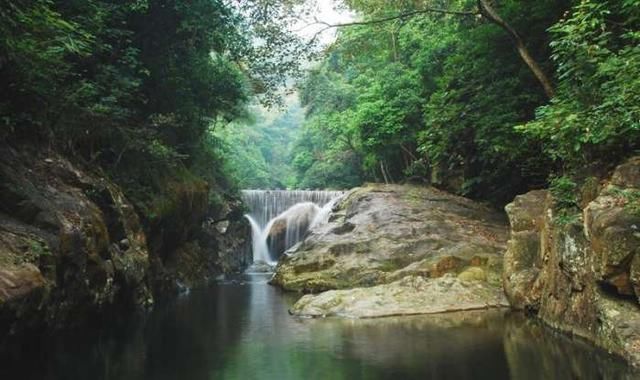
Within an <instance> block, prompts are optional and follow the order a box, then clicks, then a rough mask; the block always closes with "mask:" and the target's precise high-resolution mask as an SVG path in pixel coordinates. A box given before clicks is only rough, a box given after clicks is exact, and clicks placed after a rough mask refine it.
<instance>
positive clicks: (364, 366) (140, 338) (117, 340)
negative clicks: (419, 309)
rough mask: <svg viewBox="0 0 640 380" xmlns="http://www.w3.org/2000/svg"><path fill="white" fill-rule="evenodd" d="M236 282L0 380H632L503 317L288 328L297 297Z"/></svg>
mask: <svg viewBox="0 0 640 380" xmlns="http://www.w3.org/2000/svg"><path fill="white" fill-rule="evenodd" d="M268 277H269V276H268V275H263V274H256V275H242V276H237V277H233V278H229V279H227V280H224V281H220V282H218V283H215V284H212V285H211V286H209V287H207V288H204V289H198V290H194V291H191V292H190V293H189V294H185V295H182V296H180V297H178V298H176V299H174V300H172V301H170V302H167V303H165V304H162V305H156V307H155V308H154V310H153V311H152V312H151V313H149V314H148V315H146V316H144V317H142V316H139V317H135V318H131V320H130V321H127V322H126V323H125V324H124V326H122V327H119V328H118V329H113V331H105V332H102V333H100V334H99V335H98V336H95V335H96V334H95V333H93V334H88V333H86V332H83V331H75V332H73V333H67V334H65V335H64V336H59V337H56V338H47V339H46V341H44V342H43V343H42V344H40V345H39V347H38V348H37V349H34V348H31V349H29V350H23V351H21V352H17V353H16V352H14V353H13V354H12V355H10V356H11V357H9V356H6V355H5V356H3V357H2V358H0V378H2V379H56V380H63V379H70V380H71V379H72V380H79V379H89V380H102V379H105V380H106V379H118V380H127V379H131V380H134V379H135V380H138V379H140V380H142V379H144V380H151V379H153V380H163V379H181V380H204V379H207V380H209V379H238V380H240V379H242V380H250V379H266V380H272V379H273V380H276V379H277V380H288V379H304V380H311V379H332V380H340V379H349V380H352V379H532V380H533V379H632V378H638V373H634V372H633V371H632V370H631V368H629V367H628V366H627V365H626V364H625V363H624V362H622V361H621V360H619V359H618V358H616V357H613V356H611V355H608V354H607V353H605V352H602V351H600V350H597V349H594V348H593V347H592V346H589V345H588V344H586V343H584V342H582V341H580V340H577V339H571V338H569V337H567V336H564V335H562V334H557V333H555V332H553V331H551V330H549V329H547V328H544V327H542V326H540V325H539V324H538V323H536V322H535V321H532V320H529V319H526V318H525V317H523V316H522V315H521V314H517V313H510V312H508V311H496V310H493V311H478V312H466V313H451V314H443V315H432V316H414V317H402V318H395V317H394V318H383V319H368V320H341V319H297V318H294V317H291V316H290V315H289V314H288V312H287V309H288V307H290V306H291V305H292V303H293V302H294V301H295V299H296V297H298V296H297V295H291V294H285V293H282V292H281V291H280V290H279V289H277V288H274V287H272V286H269V285H268V284H267V280H268Z"/></svg>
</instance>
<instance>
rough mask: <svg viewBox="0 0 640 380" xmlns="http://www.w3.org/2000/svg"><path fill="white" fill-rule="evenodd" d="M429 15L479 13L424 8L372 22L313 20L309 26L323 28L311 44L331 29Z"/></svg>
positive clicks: (468, 14)
mask: <svg viewBox="0 0 640 380" xmlns="http://www.w3.org/2000/svg"><path fill="white" fill-rule="evenodd" d="M429 13H440V14H447V15H456V16H478V15H480V13H479V12H469V11H451V10H448V9H441V8H424V9H419V10H416V11H411V12H405V13H400V14H397V15H393V16H388V17H383V18H377V19H374V20H366V21H352V22H345V23H340V24H329V23H328V22H324V21H320V20H318V19H315V22H314V23H313V24H311V25H324V26H325V27H324V28H322V29H320V30H319V31H317V32H316V33H315V34H314V35H313V37H312V38H311V43H313V42H314V41H315V40H316V39H317V38H318V36H319V35H320V34H322V33H324V32H326V31H327V30H329V29H332V28H341V27H343V26H358V25H374V24H382V23H385V22H389V21H394V20H403V19H406V18H410V17H414V16H418V15H422V14H429ZM305 27H306V26H305Z"/></svg>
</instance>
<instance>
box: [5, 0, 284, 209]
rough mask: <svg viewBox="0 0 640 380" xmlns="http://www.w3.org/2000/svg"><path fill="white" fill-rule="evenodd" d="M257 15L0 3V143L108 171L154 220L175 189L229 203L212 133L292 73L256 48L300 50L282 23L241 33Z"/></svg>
mask: <svg viewBox="0 0 640 380" xmlns="http://www.w3.org/2000/svg"><path fill="white" fill-rule="evenodd" d="M261 4H263V2H254V3H252V4H245V7H244V8H242V9H241V8H239V5H238V6H234V5H232V4H231V3H229V2H225V1H222V0H189V1H187V0H135V1H128V2H122V1H116V0H82V1H80V0H35V1H26V0H18V1H6V0H3V2H2V8H1V10H0V38H1V39H0V83H1V84H2V88H3V92H2V93H1V94H0V123H1V124H2V132H0V138H1V139H3V140H5V141H8V142H9V143H24V142H39V143H41V144H43V145H45V146H49V147H55V148H56V149H59V150H62V151H64V152H66V153H67V154H68V155H70V156H73V157H74V158H75V159H77V160H80V161H84V162H85V163H87V164H90V165H92V166H94V167H99V168H101V169H103V170H105V171H106V172H107V173H108V174H109V175H110V176H112V177H113V178H114V179H115V180H117V182H119V183H120V184H121V185H122V186H123V188H124V189H125V192H126V193H127V195H128V196H129V197H130V198H132V199H133V200H134V202H135V203H136V204H137V206H138V207H139V208H140V209H141V210H143V211H146V212H147V217H154V216H157V214H158V212H157V210H159V209H162V207H155V206H154V205H162V204H167V202H168V203H171V199H173V198H174V197H173V195H172V194H170V193H171V191H172V190H171V189H172V188H190V187H193V186H191V184H198V186H195V187H197V188H198V189H206V188H208V189H209V190H210V191H211V192H212V193H216V194H218V193H224V194H226V195H225V196H230V195H231V193H232V192H233V191H234V189H236V187H235V185H234V181H233V179H231V178H229V174H228V173H226V172H225V171H224V170H225V164H224V163H223V159H224V156H223V153H222V152H221V150H220V141H219V139H217V138H215V137H214V136H212V135H211V133H210V127H211V126H212V125H214V124H216V125H217V124H225V123H228V122H229V121H230V120H232V119H236V118H238V117H241V116H244V115H245V113H246V104H247V102H248V100H249V97H250V96H251V95H252V93H251V91H252V89H253V88H255V83H257V82H259V81H268V82H269V83H270V85H263V86H262V87H266V88H267V90H269V89H271V91H273V87H274V85H275V83H281V82H282V81H283V80H284V75H285V74H286V73H288V72H290V71H291V70H292V68H288V69H280V68H278V69H276V67H275V66H274V62H273V61H271V60H270V58H269V57H268V56H266V55H264V57H263V58H260V57H259V56H257V55H256V54H257V50H258V48H257V47H254V44H253V43H252V42H253V41H255V40H257V39H260V38H262V40H263V41H266V39H268V38H271V37H273V38H275V37H274V36H280V37H279V39H276V40H274V41H269V43H268V44H267V45H264V44H262V45H260V46H262V47H264V46H269V47H270V48H276V47H278V46H281V47H283V48H284V47H286V46H290V45H287V44H289V43H292V41H294V40H295V39H292V38H290V37H289V34H288V33H285V32H283V29H282V28H283V27H284V26H283V24H282V23H281V21H280V19H278V18H274V19H273V20H272V22H271V23H270V29H269V30H263V29H260V30H259V29H257V28H253V29H251V30H247V29H246V26H247V25H249V24H251V25H255V20H249V19H248V18H247V17H249V16H250V13H247V12H248V11H251V10H254V11H256V10H257V8H256V7H258V6H260V5H261ZM281 10H282V9H280V11H281ZM244 11H247V12H244ZM243 12H244V13H243ZM269 36H270V37H269ZM262 53H264V51H262ZM249 60H250V61H251V62H250V63H248V61H249ZM265 78H266V79H265ZM203 181H206V182H204V183H206V184H207V186H201V185H200V184H202V183H203ZM182 185H184V186H182ZM195 187H194V188H195ZM216 194H212V195H210V198H211V199H214V200H215V199H217V198H219V197H218V196H217V195H216ZM218 203H219V202H218ZM154 210H156V211H154Z"/></svg>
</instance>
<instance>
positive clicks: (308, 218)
mask: <svg viewBox="0 0 640 380" xmlns="http://www.w3.org/2000/svg"><path fill="white" fill-rule="evenodd" d="M319 211H320V207H318V206H317V205H316V204H314V203H312V202H302V203H298V204H295V205H293V206H291V207H290V208H289V209H287V210H286V211H284V212H283V213H282V214H280V215H279V216H278V217H276V218H275V219H274V220H273V221H271V222H270V225H268V226H267V228H268V229H269V232H268V235H267V246H268V247H269V252H270V253H271V256H272V257H273V258H274V259H276V260H278V259H279V258H280V256H282V254H283V253H284V251H285V250H287V249H289V248H291V247H292V246H293V245H294V244H295V243H296V242H298V241H300V240H301V239H302V237H303V236H304V235H305V234H306V233H307V231H308V230H309V227H310V226H311V223H312V222H313V220H314V218H315V216H316V215H317V214H318V212H319Z"/></svg>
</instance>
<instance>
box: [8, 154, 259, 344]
mask: <svg viewBox="0 0 640 380" xmlns="http://www.w3.org/2000/svg"><path fill="white" fill-rule="evenodd" d="M44 152H47V153H46V155H45V153H44ZM172 186H173V187H175V189H172V190H174V191H173V192H172V193H171V194H172V195H173V196H174V197H173V199H171V203H170V206H171V207H166V210H167V212H166V215H162V216H161V217H158V218H157V219H154V220H153V221H152V222H151V223H149V224H150V225H149V226H147V227H148V230H147V231H145V229H143V226H142V223H141V221H140V218H139V217H138V214H137V213H136V211H135V208H134V206H133V205H132V204H131V203H130V202H129V201H128V200H127V198H126V197H125V195H124V193H123V191H122V190H121V189H120V188H119V187H118V186H117V185H116V184H115V183H113V182H111V181H110V180H109V179H107V178H106V177H105V176H104V174H102V173H101V172H99V171H94V170H91V169H89V168H85V167H82V165H79V164H74V163H72V162H71V161H69V160H68V159H66V158H65V157H63V156H61V155H58V154H56V153H54V152H49V151H48V150H39V149H37V148H36V147H32V146H22V147H20V149H13V148H11V147H9V146H7V145H6V144H0V346H2V343H3V341H4V339H5V337H8V336H10V335H17V334H19V333H20V332H22V331H27V330H29V329H35V328H45V329H47V328H49V329H55V328H60V327H69V326H74V325H77V324H82V323H86V322H89V321H91V322H92V323H95V324H98V323H100V322H103V321H109V320H110V318H111V317H112V316H113V314H114V313H115V314H117V313H123V312H129V311H133V310H136V309H140V308H146V307H148V306H150V305H151V304H153V302H154V298H156V297H157V296H160V295H163V294H166V293H167V291H170V290H174V289H175V288H176V284H177V283H179V282H182V283H185V284H187V285H189V286H192V284H194V283H202V282H204V281H206V279H207V278H209V277H211V276H213V275H214V274H216V273H220V272H222V271H227V270H228V271H231V270H241V269H244V268H245V267H246V266H247V265H248V264H249V262H250V258H251V255H250V252H249V251H248V249H246V248H245V247H247V246H248V245H247V244H246V238H245V236H249V233H248V226H247V225H246V223H245V222H244V219H242V214H241V213H240V212H238V213H237V215H235V214H234V215H231V212H229V214H230V215H231V216H230V219H229V226H228V231H227V234H226V235H221V234H220V233H219V232H217V231H215V228H212V231H206V229H205V228H203V227H202V224H203V223H202V220H204V218H205V216H206V215H207V214H208V213H213V212H214V211H215V210H209V209H208V196H209V187H208V185H207V184H206V183H204V181H199V182H198V183H197V184H195V185H189V184H186V185H185V184H180V183H178V184H172ZM161 206H166V204H165V203H163V204H162V205H161ZM238 207H239V206H238ZM148 237H149V239H147V238H148ZM183 279H185V281H182V280H183ZM187 280H188V281H187ZM158 284H160V285H158ZM165 284H170V285H169V286H167V287H164V285H165Z"/></svg>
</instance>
